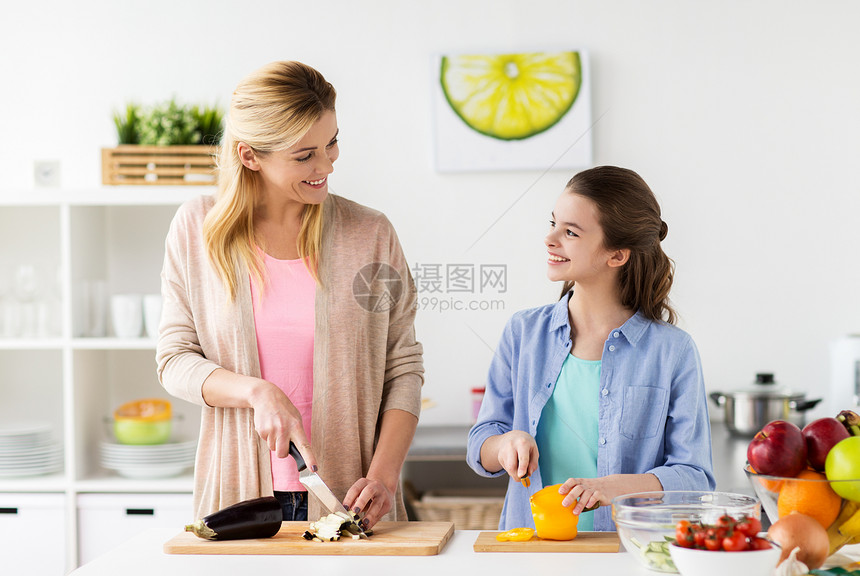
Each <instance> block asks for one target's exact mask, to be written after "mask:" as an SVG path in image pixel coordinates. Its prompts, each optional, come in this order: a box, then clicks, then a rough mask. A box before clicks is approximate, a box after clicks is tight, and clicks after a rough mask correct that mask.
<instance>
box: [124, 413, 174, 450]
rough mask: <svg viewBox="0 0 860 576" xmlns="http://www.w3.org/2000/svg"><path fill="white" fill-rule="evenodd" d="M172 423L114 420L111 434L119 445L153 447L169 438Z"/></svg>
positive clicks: (166, 421)
mask: <svg viewBox="0 0 860 576" xmlns="http://www.w3.org/2000/svg"><path fill="white" fill-rule="evenodd" d="M171 428H172V422H171V421H170V420H157V421H154V422H141V421H140V420H131V419H129V420H123V419H120V420H114V423H113V433H114V436H116V439H117V441H118V442H119V443H120V444H135V445H153V444H164V443H165V442H167V440H168V439H169V438H170V431H171Z"/></svg>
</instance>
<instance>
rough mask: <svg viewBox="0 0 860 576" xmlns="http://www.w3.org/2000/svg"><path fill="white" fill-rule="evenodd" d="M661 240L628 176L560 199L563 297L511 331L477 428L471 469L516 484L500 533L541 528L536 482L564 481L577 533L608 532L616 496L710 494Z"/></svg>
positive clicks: (695, 379)
mask: <svg viewBox="0 0 860 576" xmlns="http://www.w3.org/2000/svg"><path fill="white" fill-rule="evenodd" d="M667 231H668V227H667V225H666V223H665V222H663V221H662V219H661V217H660V206H659V205H658V203H657V200H656V198H655V197H654V194H653V193H652V192H651V189H650V188H649V187H648V185H647V184H646V183H645V182H644V181H643V180H642V178H640V177H639V175H638V174H636V173H635V172H633V171H631V170H626V169H623V168H617V167H614V166H603V167H598V168H593V169H590V170H586V171H584V172H580V173H579V174H577V175H576V176H574V177H573V178H572V179H571V180H570V182H568V184H567V186H566V187H565V190H564V192H562V194H561V196H560V197H559V198H558V201H557V202H556V204H555V208H554V209H553V211H552V219H551V221H550V227H549V232H548V234H547V236H546V238H545V240H544V243H545V244H546V247H547V253H548V256H547V267H548V269H547V276H548V277H549V279H550V280H553V281H559V282H563V283H564V286H563V288H562V295H561V299H560V300H559V301H558V302H557V303H555V304H550V305H547V306H542V307H540V308H535V309H531V310H525V311H522V312H519V313H517V314H515V315H514V316H513V317H512V318H511V320H510V321H509V322H508V324H507V326H506V327H505V330H504V333H503V335H502V338H501V342H500V343H499V346H498V348H497V350H496V353H495V356H494V358H493V361H492V364H491V366H490V371H489V376H488V382H487V391H486V394H485V396H484V401H483V404H482V406H481V410H480V413H479V416H478V421H477V423H476V424H475V426H474V427H473V428H472V430H471V431H470V433H469V442H468V455H467V460H468V463H469V465H470V466H471V467H472V468H473V469H474V470H475V471H476V472H477V473H478V474H481V475H483V476H499V475H501V474H504V473H507V474H508V475H509V476H510V480H509V483H508V490H507V495H506V497H505V506H504V509H503V512H502V518H501V521H500V524H499V528H500V529H502V530H508V529H510V528H515V527H521V526H534V523H533V521H532V517H531V512H530V508H529V494H530V493H533V492H534V491H535V490H537V489H539V488H541V487H542V486H549V485H554V484H561V486H560V488H559V492H560V493H562V494H566V497H565V498H564V501H563V504H564V505H565V506H570V507H571V510H572V513H573V514H581V517H580V520H579V529H580V530H614V529H615V528H614V525H613V522H612V519H611V516H610V508H609V504H610V502H611V500H612V498H614V497H616V496H619V495H621V494H628V493H632V492H644V491H653V490H713V489H714V486H715V482H714V478H713V473H712V462H711V442H710V424H709V421H708V410H707V402H706V396H705V388H704V382H703V378H702V368H701V363H700V360H699V354H698V351H697V349H696V346H695V344H694V342H693V340H692V339H691V338H690V336H689V335H688V334H687V333H686V332H684V331H682V330H681V329H679V328H677V327H675V326H674V324H675V321H676V314H675V311H674V310H673V309H672V307H671V306H670V304H669V290H670V289H671V287H672V279H673V274H674V271H673V268H674V266H673V263H672V261H671V260H670V259H669V258H668V257H667V256H666V254H665V253H664V252H663V249H662V247H661V244H660V243H661V241H662V240H663V239H664V238H665V237H666V233H667ZM524 477H530V480H531V482H530V484H531V486H530V488H525V487H524V486H522V485H521V484H520V481H521V479H522V478H524ZM598 504H599V505H600V507H599V508H598V509H597V510H596V511H595V512H583V510H585V509H586V508H592V507H594V506H596V505H598ZM592 514H593V517H592Z"/></svg>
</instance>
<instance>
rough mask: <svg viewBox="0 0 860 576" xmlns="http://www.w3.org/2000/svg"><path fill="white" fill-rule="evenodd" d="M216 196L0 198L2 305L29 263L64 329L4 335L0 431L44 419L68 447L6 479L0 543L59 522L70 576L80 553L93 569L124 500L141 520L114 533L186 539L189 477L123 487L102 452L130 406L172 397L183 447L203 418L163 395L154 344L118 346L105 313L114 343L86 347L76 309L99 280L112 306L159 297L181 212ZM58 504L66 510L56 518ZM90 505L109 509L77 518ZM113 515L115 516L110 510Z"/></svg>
mask: <svg viewBox="0 0 860 576" xmlns="http://www.w3.org/2000/svg"><path fill="white" fill-rule="evenodd" d="M213 191H214V190H213V189H212V188H210V187H202V186H180V187H148V186H139V187H134V186H126V187H103V188H95V189H91V190H62V189H34V190H22V191H0V242H2V244H3V245H4V246H5V248H4V250H2V251H0V297H2V298H3V301H4V302H9V301H10V299H12V298H13V288H14V271H15V270H16V269H17V268H18V266H20V265H32V266H34V267H35V269H36V270H37V272H38V278H39V286H40V289H41V290H42V291H43V299H44V294H45V293H46V292H47V291H48V290H55V291H56V293H55V294H56V298H57V306H58V308H57V309H56V310H53V313H54V314H58V315H59V322H58V323H57V327H58V329H59V331H58V332H57V333H54V334H51V335H50V336H49V337H37V336H35V335H32V334H30V335H26V336H24V337H21V336H19V335H16V336H11V337H10V336H5V337H0V397H2V398H3V402H2V403H0V421H3V420H7V421H17V420H38V421H48V422H50V423H51V424H52V425H53V428H54V431H55V434H56V436H57V437H58V439H60V440H61V441H62V444H63V448H64V468H63V470H62V471H61V472H58V473H55V474H49V475H45V476H35V477H21V478H0V502H2V504H3V505H2V506H0V509H2V511H3V512H4V514H3V515H2V518H0V520H2V522H0V538H3V539H4V541H6V537H7V536H9V537H11V536H13V535H14V534H16V533H18V532H20V531H21V530H28V531H30V532H29V533H30V534H32V533H34V532H32V528H31V527H30V525H31V524H32V523H33V518H34V517H35V518H38V519H39V520H40V521H41V519H42V518H45V517H47V516H51V515H52V514H53V516H51V520H52V522H53V523H54V525H55V526H54V527H53V528H52V529H51V531H54V530H56V523H57V522H58V521H59V522H61V523H64V525H65V530H64V537H63V544H64V546H62V547H61V548H59V550H60V551H59V552H55V553H57V554H61V555H63V556H64V559H63V560H62V561H61V562H62V565H64V566H65V570H66V572H68V571H71V570H72V569H74V568H75V567H77V566H78V565H79V564H80V562H81V551H84V552H83V556H84V558H83V559H87V558H88V557H90V554H91V553H92V551H93V550H99V547H98V545H97V544H96V543H94V540H98V539H101V538H103V536H102V534H101V533H100V532H99V530H94V529H93V526H99V520H98V519H99V518H101V517H102V516H104V517H110V516H111V515H114V516H116V515H120V516H121V515H122V514H124V513H125V512H127V510H126V511H123V510H122V507H123V503H125V502H127V503H128V504H127V506H130V507H132V508H129V510H133V511H134V513H135V514H136V515H135V517H134V518H133V519H130V520H129V521H128V522H126V523H125V525H124V526H123V527H117V529H119V530H126V529H130V530H132V531H134V530H139V529H145V528H147V527H150V526H152V525H156V524H157V522H159V521H160V522H165V521H170V522H171V525H173V524H176V526H177V531H179V530H181V529H182V524H181V523H179V524H177V523H176V521H177V517H178V515H181V514H177V510H180V509H181V507H182V506H181V502H187V506H186V509H187V513H188V514H190V513H191V491H192V485H193V480H192V473H191V471H188V472H187V473H185V474H183V475H182V476H179V477H175V478H164V479H151V480H150V479H132V478H124V477H122V476H119V475H117V474H115V473H113V472H112V471H109V470H105V469H103V468H102V467H101V466H100V465H99V444H100V442H102V441H104V440H107V439H110V434H111V432H110V417H111V414H112V411H113V409H114V408H116V407H117V406H118V405H120V404H122V403H123V402H127V401H129V400H134V399H138V398H146V397H162V398H168V399H170V400H171V403H172V405H173V408H174V413H175V414H177V416H178V418H177V422H176V425H175V434H174V438H176V439H181V440H185V439H191V438H196V435H197V430H198V428H199V422H200V415H199V408H198V407H196V406H193V405H190V404H188V403H185V402H182V401H180V400H177V399H175V398H170V397H169V396H168V395H167V393H166V392H165V391H164V389H163V388H162V387H161V386H160V385H159V383H158V380H157V377H156V374H155V340H154V339H153V338H151V337H149V336H142V337H140V338H132V339H128V338H125V339H119V338H115V337H112V336H111V334H112V332H111V331H110V322H109V313H108V323H107V326H108V332H107V334H106V335H104V336H103V337H97V338H93V337H87V336H85V335H84V334H83V332H84V331H85V330H84V326H83V320H82V317H81V314H80V313H79V310H80V307H81V302H82V299H83V297H84V292H85V290H84V287H83V286H84V283H85V282H87V281H93V280H99V281H103V282H104V284H105V287H106V294H107V296H108V297H109V296H110V295H112V294H118V293H141V294H145V293H157V292H159V290H160V271H161V264H162V260H163V255H164V238H165V235H166V233H167V229H168V226H169V224H170V221H171V219H172V217H173V215H174V213H175V212H176V209H177V207H178V206H179V205H180V204H181V203H182V202H184V201H186V200H188V199H189V198H192V197H194V196H198V195H200V194H211V193H213ZM23 306H26V305H25V304H13V307H23ZM2 310H3V311H5V310H6V309H5V308H3V309H2ZM19 312H21V310H19ZM0 327H2V328H3V329H2V330H0V334H3V335H5V334H6V329H5V327H3V326H2V325H0ZM43 334H44V332H43ZM94 502H95V503H94ZM141 502H144V503H146V502H150V503H151V504H149V505H148V506H145V507H144V508H145V509H152V510H154V512H153V513H151V514H142V515H141V514H139V511H140V505H141ZM58 503H59V504H58ZM58 506H59V507H60V509H63V510H64V512H63V514H62V518H60V519H59V520H58V519H57V518H56V517H55V516H56V515H57V512H56V510H57V507H58ZM93 506H96V507H97V508H98V509H99V510H103V511H102V512H100V513H99V514H95V515H94V514H93V513H92V512H86V511H85V512H83V513H82V510H91V509H92V508H93ZM111 506H113V507H114V508H116V510H115V511H114V512H104V510H105V509H107V508H110V507H111ZM105 507H107V508H105ZM165 507H166V508H165ZM162 509H164V510H162ZM167 512H169V513H167ZM190 520H193V518H186V521H190ZM108 529H110V528H108ZM101 531H102V533H103V532H104V527H102V528H101ZM39 533H44V530H41V529H40V530H39ZM130 535H131V534H130V533H127V534H126V537H128V536H130ZM23 550H24V549H23V548H22V551H23ZM7 560H8V559H7ZM18 561H20V562H21V564H20V566H18V565H16V562H18ZM55 561H56V559H55V558H54V559H52V560H51V562H55ZM32 562H33V557H32V554H22V555H21V558H18V559H17V560H16V557H15V555H14V554H13V556H12V558H11V567H12V572H14V573H26V572H27V570H29V569H32V568H33V567H34V566H33V563H32ZM51 565H53V564H51ZM15 568H19V569H18V570H16V569H15ZM52 573H53V572H52Z"/></svg>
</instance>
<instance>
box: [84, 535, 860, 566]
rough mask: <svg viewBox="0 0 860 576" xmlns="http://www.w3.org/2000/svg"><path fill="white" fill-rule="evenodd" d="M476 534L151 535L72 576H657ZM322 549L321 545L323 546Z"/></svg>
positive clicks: (850, 555)
mask: <svg viewBox="0 0 860 576" xmlns="http://www.w3.org/2000/svg"><path fill="white" fill-rule="evenodd" d="M479 533H480V532H479V531H478V530H458V531H455V532H454V535H453V537H452V538H451V540H450V541H449V542H448V544H447V545H446V546H445V548H444V549H443V550H442V553H441V554H439V555H437V556H251V555H242V556H207V555H181V554H165V553H164V552H162V546H163V545H164V543H165V542H166V541H167V540H170V539H171V538H172V537H174V536H176V534H177V531H176V530H174V529H164V528H157V529H151V530H148V531H146V532H143V533H142V534H140V535H138V536H135V537H133V538H132V539H130V540H128V541H126V542H125V543H124V544H122V545H120V546H117V547H116V548H114V549H113V550H111V551H110V552H108V553H107V554H104V555H103V556H100V557H99V558H97V559H96V560H94V561H92V562H90V563H89V564H86V565H84V566H81V567H80V568H78V569H77V570H75V571H74V572H72V574H73V575H74V576H116V575H117V574H121V575H122V576H135V575H138V574H139V575H141V576H153V575H157V576H180V575H181V576H188V575H191V574H206V576H235V575H236V574H286V573H294V574H313V575H314V576H325V575H329V574H331V575H333V576H335V575H336V576H342V575H343V574H344V573H345V572H346V573H356V574H371V575H372V574H396V573H403V574H409V576H425V575H426V576H440V574H442V575H445V574H467V573H471V574H480V573H487V574H532V573H534V571H535V570H536V569H538V570H539V571H540V572H541V573H544V574H565V575H566V576H573V575H577V574H581V575H588V576H594V575H595V574H600V575H601V576H628V575H633V576H636V575H648V576H655V575H657V574H659V573H658V572H652V571H650V570H647V569H645V568H644V567H642V566H641V565H640V564H638V563H637V562H636V560H635V559H634V558H633V557H632V556H631V555H630V554H628V553H627V552H623V547H622V552H619V553H617V554H583V553H577V554H576V559H575V561H574V560H573V558H572V557H571V556H572V554H571V553H519V552H509V553H490V552H480V553H478V552H474V551H473V549H472V545H473V544H474V543H475V539H476V538H477V537H478V534H479ZM323 545H324V544H323ZM858 559H860V545H855V546H847V547H845V548H843V550H842V551H840V552H839V553H838V554H835V555H834V556H832V557H831V558H830V559H829V561H828V563H827V564H826V565H825V566H841V565H845V564H848V563H850V562H853V561H857V560H858Z"/></svg>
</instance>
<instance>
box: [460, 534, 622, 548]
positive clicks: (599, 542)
mask: <svg viewBox="0 0 860 576" xmlns="http://www.w3.org/2000/svg"><path fill="white" fill-rule="evenodd" d="M496 534H498V532H481V533H480V534H478V538H477V539H476V540H475V545H474V546H473V547H472V548H473V549H474V550H475V552H618V550H619V548H620V547H621V541H620V540H619V539H618V534H617V533H616V532H580V533H579V534H577V536H576V538H574V539H573V540H566V541H558V540H541V539H540V538H538V537H537V536H535V537H534V538H532V539H531V540H529V541H527V542H499V541H498V540H496Z"/></svg>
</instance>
